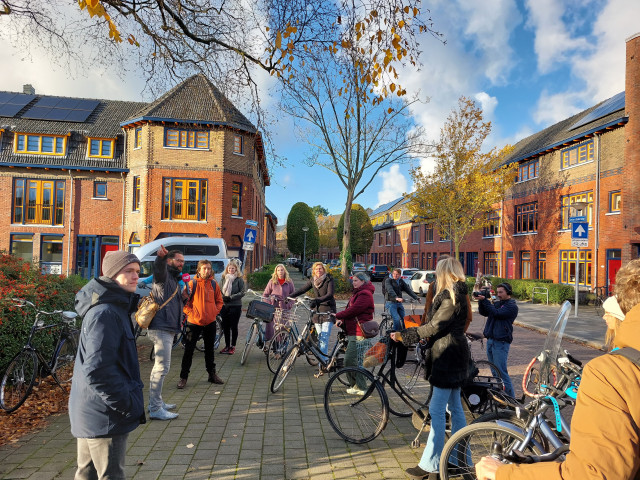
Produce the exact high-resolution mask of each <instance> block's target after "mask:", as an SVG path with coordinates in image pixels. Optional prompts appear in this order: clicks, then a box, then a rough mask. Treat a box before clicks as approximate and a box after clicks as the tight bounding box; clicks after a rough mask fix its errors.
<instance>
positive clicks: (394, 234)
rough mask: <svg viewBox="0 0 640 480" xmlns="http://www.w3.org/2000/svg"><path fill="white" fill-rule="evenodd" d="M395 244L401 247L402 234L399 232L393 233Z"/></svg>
mask: <svg viewBox="0 0 640 480" xmlns="http://www.w3.org/2000/svg"><path fill="white" fill-rule="evenodd" d="M393 243H394V244H395V245H400V232H399V231H398V230H394V231H393Z"/></svg>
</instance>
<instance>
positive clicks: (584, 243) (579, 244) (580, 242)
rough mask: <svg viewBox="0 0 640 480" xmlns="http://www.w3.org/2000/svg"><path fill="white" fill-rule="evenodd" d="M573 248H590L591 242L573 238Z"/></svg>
mask: <svg viewBox="0 0 640 480" xmlns="http://www.w3.org/2000/svg"><path fill="white" fill-rule="evenodd" d="M571 246H572V247H580V248H582V247H585V248H586V247H588V246H589V240H587V239H586V238H585V239H584V240H582V239H580V238H572V239H571Z"/></svg>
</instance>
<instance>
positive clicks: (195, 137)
mask: <svg viewBox="0 0 640 480" xmlns="http://www.w3.org/2000/svg"><path fill="white" fill-rule="evenodd" d="M164 146H165V147H173V148H197V149H208V148H209V133H208V132H203V131H198V132H197V131H194V130H178V129H175V128H167V129H166V130H165V137H164Z"/></svg>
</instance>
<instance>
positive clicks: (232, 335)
mask: <svg viewBox="0 0 640 480" xmlns="http://www.w3.org/2000/svg"><path fill="white" fill-rule="evenodd" d="M241 314H242V306H241V305H225V306H223V307H222V310H221V311H220V316H221V317H222V331H223V332H224V345H225V347H235V346H236V342H237V341H238V322H239V321H240V315H241Z"/></svg>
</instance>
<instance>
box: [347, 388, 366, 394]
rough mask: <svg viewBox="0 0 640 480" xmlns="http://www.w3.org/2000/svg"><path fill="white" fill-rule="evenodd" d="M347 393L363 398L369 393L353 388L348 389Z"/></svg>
mask: <svg viewBox="0 0 640 480" xmlns="http://www.w3.org/2000/svg"><path fill="white" fill-rule="evenodd" d="M347 393H349V394H351V395H360V396H362V395H364V394H365V393H367V392H365V391H364V390H360V389H359V388H358V387H355V386H353V387H349V388H347Z"/></svg>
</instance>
